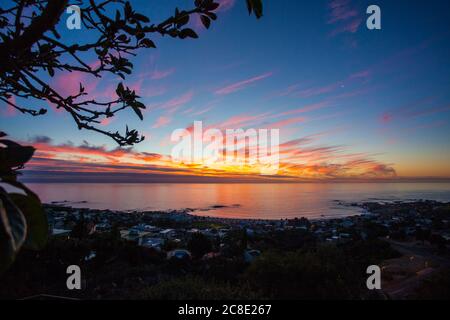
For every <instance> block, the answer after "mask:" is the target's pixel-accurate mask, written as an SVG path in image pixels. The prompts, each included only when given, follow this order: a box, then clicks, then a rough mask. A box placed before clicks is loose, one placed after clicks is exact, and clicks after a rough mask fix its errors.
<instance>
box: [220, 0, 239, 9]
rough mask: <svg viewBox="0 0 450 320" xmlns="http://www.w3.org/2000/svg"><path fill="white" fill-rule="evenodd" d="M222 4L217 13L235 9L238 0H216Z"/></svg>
mask: <svg viewBox="0 0 450 320" xmlns="http://www.w3.org/2000/svg"><path fill="white" fill-rule="evenodd" d="M216 2H218V3H219V4H220V6H219V8H217V12H225V11H228V10H230V9H231V8H233V7H234V5H235V3H236V0H216Z"/></svg>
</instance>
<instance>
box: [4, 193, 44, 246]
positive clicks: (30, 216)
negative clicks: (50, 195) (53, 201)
mask: <svg viewBox="0 0 450 320" xmlns="http://www.w3.org/2000/svg"><path fill="white" fill-rule="evenodd" d="M9 196H10V198H11V200H12V201H13V202H14V204H15V205H16V206H17V207H18V208H19V209H20V211H22V214H23V215H24V217H25V219H26V222H27V237H26V240H25V243H24V246H25V247H26V248H29V249H32V250H40V249H42V248H43V247H44V246H45V245H46V243H47V235H48V223H47V215H46V213H45V211H44V208H43V207H42V203H41V201H40V200H39V198H38V197H36V196H33V195H24V194H19V193H12V194H9Z"/></svg>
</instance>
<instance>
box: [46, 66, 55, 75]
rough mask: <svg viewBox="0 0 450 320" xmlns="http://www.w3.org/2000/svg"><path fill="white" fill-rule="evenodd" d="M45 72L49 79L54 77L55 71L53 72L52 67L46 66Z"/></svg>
mask: <svg viewBox="0 0 450 320" xmlns="http://www.w3.org/2000/svg"><path fill="white" fill-rule="evenodd" d="M47 71H48V74H49V75H50V77H53V76H54V75H55V70H53V68H52V67H50V66H47Z"/></svg>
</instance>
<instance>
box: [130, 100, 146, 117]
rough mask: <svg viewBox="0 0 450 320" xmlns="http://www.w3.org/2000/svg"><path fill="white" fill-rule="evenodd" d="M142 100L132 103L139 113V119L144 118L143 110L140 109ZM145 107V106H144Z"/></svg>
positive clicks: (134, 109) (135, 110)
mask: <svg viewBox="0 0 450 320" xmlns="http://www.w3.org/2000/svg"><path fill="white" fill-rule="evenodd" d="M139 104H141V103H140V102H133V103H132V104H131V108H133V111H134V112H135V113H136V114H137V116H138V117H139V119H141V120H144V116H143V115H142V111H141V109H140V105H139ZM144 108H145V106H144Z"/></svg>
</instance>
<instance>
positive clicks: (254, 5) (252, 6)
mask: <svg viewBox="0 0 450 320" xmlns="http://www.w3.org/2000/svg"><path fill="white" fill-rule="evenodd" d="M247 9H248V13H249V14H252V13H253V12H254V13H255V16H256V18H257V19H259V18H261V17H262V15H263V3H262V0H247Z"/></svg>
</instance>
